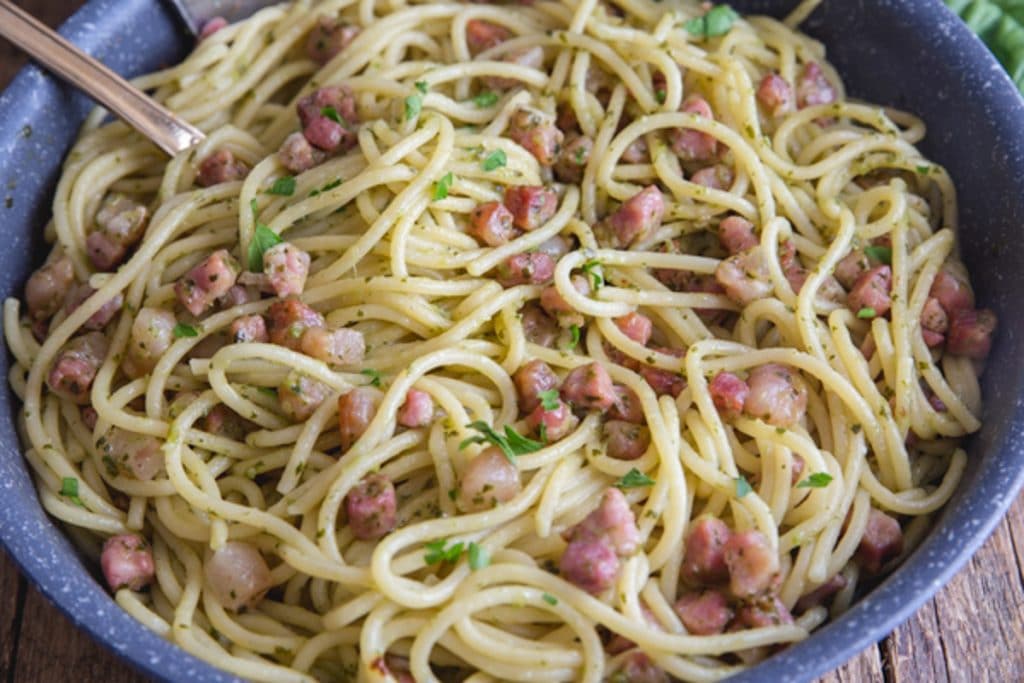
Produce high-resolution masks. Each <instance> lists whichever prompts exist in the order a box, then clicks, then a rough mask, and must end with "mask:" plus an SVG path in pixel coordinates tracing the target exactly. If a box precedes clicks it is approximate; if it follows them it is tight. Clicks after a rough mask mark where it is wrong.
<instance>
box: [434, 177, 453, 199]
mask: <svg viewBox="0 0 1024 683" xmlns="http://www.w3.org/2000/svg"><path fill="white" fill-rule="evenodd" d="M453 182H455V176H454V175H452V173H451V171H449V172H448V173H445V174H444V175H443V176H441V179H440V180H438V181H437V182H436V183H434V201H439V200H441V199H446V198H447V197H448V190H450V189H451V187H452V183H453Z"/></svg>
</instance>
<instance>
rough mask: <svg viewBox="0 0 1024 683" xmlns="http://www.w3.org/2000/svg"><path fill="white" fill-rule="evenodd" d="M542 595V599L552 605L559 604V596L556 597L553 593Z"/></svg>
mask: <svg viewBox="0 0 1024 683" xmlns="http://www.w3.org/2000/svg"><path fill="white" fill-rule="evenodd" d="M540 597H541V599H542V600H544V602H546V603H548V604H549V605H551V606H552V607H554V606H555V605H557V604H558V598H556V597H555V596H554V595H552V594H551V593H545V594H544V595H542V596H540Z"/></svg>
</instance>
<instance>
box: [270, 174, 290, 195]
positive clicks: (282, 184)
mask: <svg viewBox="0 0 1024 683" xmlns="http://www.w3.org/2000/svg"><path fill="white" fill-rule="evenodd" d="M267 193H268V194H276V195H280V196H281V197H291V196H292V195H293V194H295V178H293V177H292V176H290V175H286V176H284V177H283V178H278V179H277V180H275V181H274V184H273V185H271V187H270V189H269V190H267Z"/></svg>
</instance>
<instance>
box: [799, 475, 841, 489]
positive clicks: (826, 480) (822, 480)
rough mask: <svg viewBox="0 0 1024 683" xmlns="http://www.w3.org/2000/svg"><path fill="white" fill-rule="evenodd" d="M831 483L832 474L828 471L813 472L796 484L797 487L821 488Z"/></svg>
mask: <svg viewBox="0 0 1024 683" xmlns="http://www.w3.org/2000/svg"><path fill="white" fill-rule="evenodd" d="M831 483H832V475H831V474H829V473H828V472H815V473H814V474H812V475H811V476H809V477H807V478H806V479H804V480H803V481H802V482H800V483H799V484H797V485H796V487H797V488H798V489H823V488H825V487H826V486H828V485H829V484H831Z"/></svg>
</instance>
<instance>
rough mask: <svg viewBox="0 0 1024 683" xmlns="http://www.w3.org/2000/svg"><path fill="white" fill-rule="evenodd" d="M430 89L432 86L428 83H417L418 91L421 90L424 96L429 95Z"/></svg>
mask: <svg viewBox="0 0 1024 683" xmlns="http://www.w3.org/2000/svg"><path fill="white" fill-rule="evenodd" d="M429 87H430V86H429V85H427V82H426V81H416V89H417V90H419V91H420V92H421V93H423V94H424V95H426V94H427V88H429Z"/></svg>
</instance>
